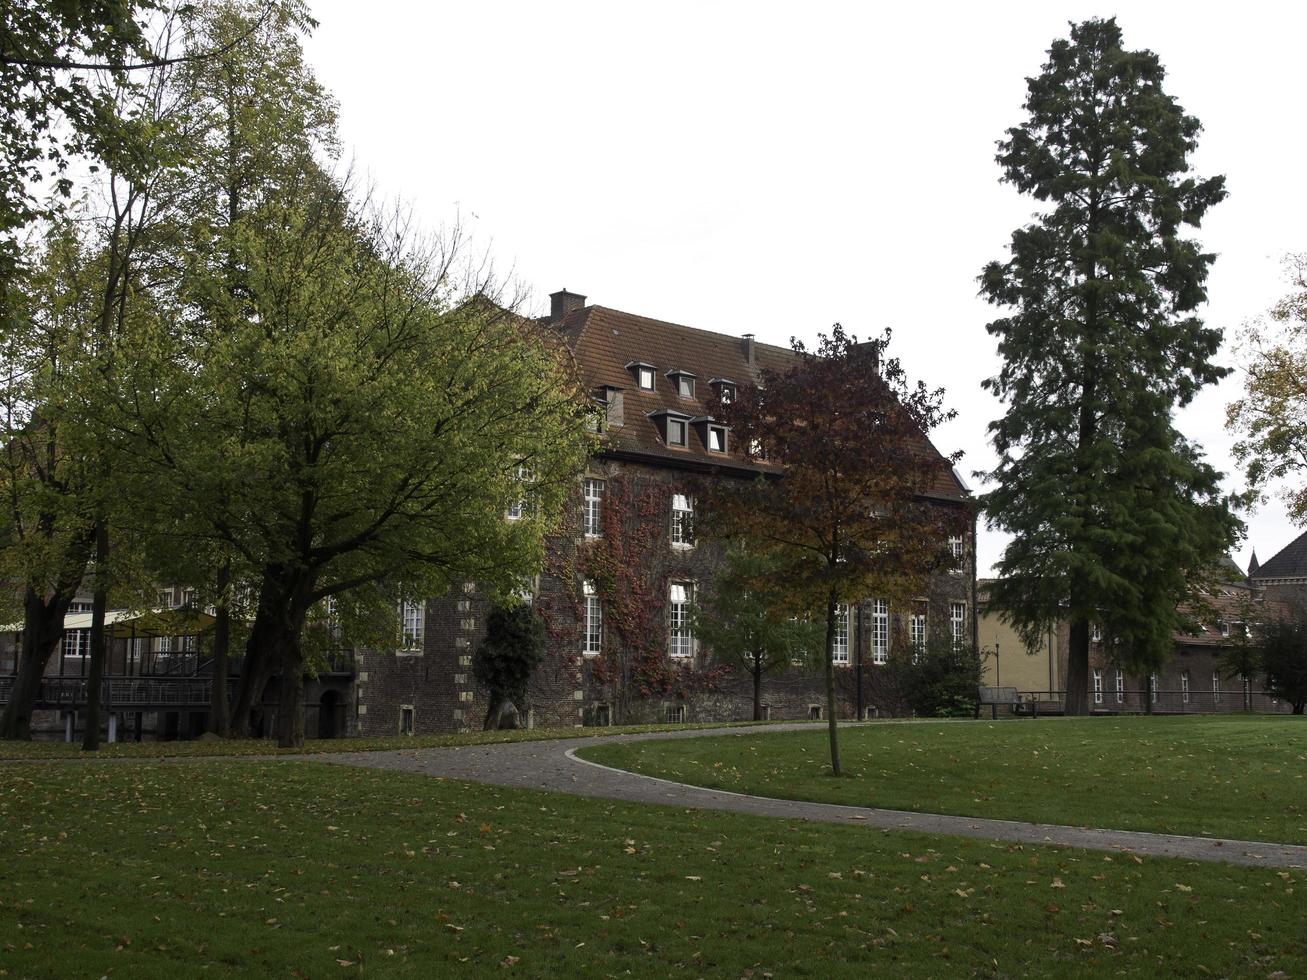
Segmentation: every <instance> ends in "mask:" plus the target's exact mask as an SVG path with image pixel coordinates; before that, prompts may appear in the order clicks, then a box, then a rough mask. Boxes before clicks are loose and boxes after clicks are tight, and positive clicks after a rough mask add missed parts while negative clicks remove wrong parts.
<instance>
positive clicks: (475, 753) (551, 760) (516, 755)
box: [299, 724, 1307, 868]
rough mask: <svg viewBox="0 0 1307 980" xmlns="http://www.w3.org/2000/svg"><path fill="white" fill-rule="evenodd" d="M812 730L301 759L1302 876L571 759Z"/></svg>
mask: <svg viewBox="0 0 1307 980" xmlns="http://www.w3.org/2000/svg"><path fill="white" fill-rule="evenodd" d="M813 727H816V726H813V725H808V724H795V725H769V726H767V728H766V729H764V730H761V731H760V730H759V729H758V728H710V729H700V730H692V731H681V732H653V733H646V734H640V735H635V734H632V735H607V736H600V737H597V738H596V737H582V738H575V739H561V740H555V741H543V742H507V743H500V744H497V745H466V746H460V747H458V748H440V749H403V750H399V751H394V752H340V753H332V754H326V755H313V756H301V757H299V758H303V759H306V760H314V761H318V762H329V763H334V764H338V765H349V766H361V767H366V768H374V769H392V770H400V771H405V772H419V773H424V774H426V775H429V776H442V777H446V778H449V779H466V780H471V781H473V782H479V783H491V784H494V785H498V786H515V787H520V788H523V789H538V790H548V791H551V792H556V793H558V792H561V793H572V794H575V795H577V796H595V797H602V798H605V799H613V800H625V801H628V802H632V803H656V804H662V805H667V806H679V807H691V808H695V809H703V810H728V811H731V812H734V813H749V814H753V815H755V816H762V817H780V818H783V819H788V820H818V821H824V822H826V823H841V824H851V825H853V826H861V827H875V828H888V829H895V830H914V831H919V832H921V833H926V834H952V835H954V836H958V837H976V838H982V839H987V840H1003V841H1015V842H1019V843H1023V844H1058V845H1062V846H1066V847H1084V848H1090V849H1093V850H1101V851H1120V852H1129V853H1133V854H1140V855H1150V856H1154V857H1172V858H1182V859H1186V860H1195V861H1228V862H1230V863H1233V864H1250V865H1262V866H1265V867H1275V868H1307V846H1301V845H1295V844H1271V843H1260V842H1256V841H1242V840H1222V839H1219V838H1214V837H1185V836H1181V835H1177V834H1150V833H1141V832H1137V831H1126V830H1100V829H1095V828H1091V827H1067V826H1062V825H1060V824H1044V823H1026V822H1023V821H1019V820H991V819H987V818H983V817H959V816H951V815H948V814H939V813H915V812H912V811H907V810H882V809H878V808H875V807H857V806H841V805H839V804H832V803H808V802H803V801H800V800H778V799H772V798H769V797H764V796H743V795H741V794H738V793H730V792H727V791H725V790H715V789H704V788H703V787H699V786H689V785H686V784H684V783H673V782H669V781H668V780H665V779H658V778H656V777H654V776H642V775H640V774H638V773H632V772H626V771H624V770H620V769H612V768H609V767H608V766H601V765H599V764H598V763H595V762H587V761H586V760H584V759H578V758H577V757H576V754H575V753H576V750H577V749H582V748H585V747H587V746H590V745H603V744H610V743H612V742H633V741H641V740H645V739H668V738H703V737H713V736H718V735H742V734H750V735H761V734H766V733H770V732H776V731H793V730H798V729H805V728H813Z"/></svg>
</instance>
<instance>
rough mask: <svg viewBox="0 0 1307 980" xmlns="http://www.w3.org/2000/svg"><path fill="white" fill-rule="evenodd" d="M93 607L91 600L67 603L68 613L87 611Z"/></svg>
mask: <svg viewBox="0 0 1307 980" xmlns="http://www.w3.org/2000/svg"><path fill="white" fill-rule="evenodd" d="M94 609H95V603H93V602H70V603H68V612H69V613H88V612H91V611H93V610H94Z"/></svg>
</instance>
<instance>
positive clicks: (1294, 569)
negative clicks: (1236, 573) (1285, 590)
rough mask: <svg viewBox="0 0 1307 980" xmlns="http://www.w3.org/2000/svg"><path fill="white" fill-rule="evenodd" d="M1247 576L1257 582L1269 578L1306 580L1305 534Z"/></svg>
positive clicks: (1306, 548) (1306, 534) (1306, 545)
mask: <svg viewBox="0 0 1307 980" xmlns="http://www.w3.org/2000/svg"><path fill="white" fill-rule="evenodd" d="M1249 575H1250V576H1251V577H1252V578H1253V579H1255V580H1257V581H1261V580H1263V579H1271V578H1307V533H1303V534H1300V535H1298V537H1296V538H1294V539H1293V540H1292V541H1290V542H1289V543H1288V544H1287V545H1285V546H1284V547H1283V548H1281V549H1280V550H1279V551H1278V552H1276V554H1275V555H1274V556H1273V557H1271V558H1268V559H1266V561H1264V562H1262V563H1261V564H1260V565H1259V566H1257V570H1256V571H1252V570H1251V569H1250V570H1249Z"/></svg>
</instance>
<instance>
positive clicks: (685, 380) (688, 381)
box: [667, 368, 695, 398]
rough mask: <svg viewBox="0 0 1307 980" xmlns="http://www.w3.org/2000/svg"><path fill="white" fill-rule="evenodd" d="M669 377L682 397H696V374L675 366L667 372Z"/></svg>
mask: <svg viewBox="0 0 1307 980" xmlns="http://www.w3.org/2000/svg"><path fill="white" fill-rule="evenodd" d="M667 377H668V378H669V379H671V382H672V385H673V386H674V387H675V388H676V393H677V394H678V395H680V396H681V397H682V398H693V397H694V379H695V376H694V375H693V374H691V373H690V372H689V371H681V370H678V369H676V368H673V369H672V370H670V371H668V372H667Z"/></svg>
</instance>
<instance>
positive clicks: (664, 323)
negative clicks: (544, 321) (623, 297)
mask: <svg viewBox="0 0 1307 980" xmlns="http://www.w3.org/2000/svg"><path fill="white" fill-rule="evenodd" d="M591 310H594V311H600V310H602V311H603V312H605V313H616V314H618V315H619V316H629V317H630V318H631V319H633V320H643V321H645V322H646V323H656V324H658V325H659V326H661V327H675V328H676V329H677V330H691V331H693V332H694V333H701V334H707V335H708V336H710V337H722V338H724V339H726V340H734V341H739V340H740V339H741V338H742V337H744V336H745V335H744V334H734V333H722V331H720V330H705V329H704V328H703V327H692V326H690V325H689V324H688V323H674V322H672V321H671V320H659V319H658V318H657V317H652V316H644V315H643V314H641V313H631V312H628V311H627V310H619V309H617V308H616V307H613V306H603V305H602V304H599V303H592V304H591V305H589V306H587V307H586V311H587V312H588V311H591ZM587 320H588V317H587ZM754 344H756V345H757V346H758V347H766V348H768V349H769V350H774V351H780V352H781V353H784V354H793V353H794V351H793V350H792V349H791V348H789V347H781V346H780V345H779V344H768V343H764V342H763V341H760V340H758V339H756V338H755V339H754Z"/></svg>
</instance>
